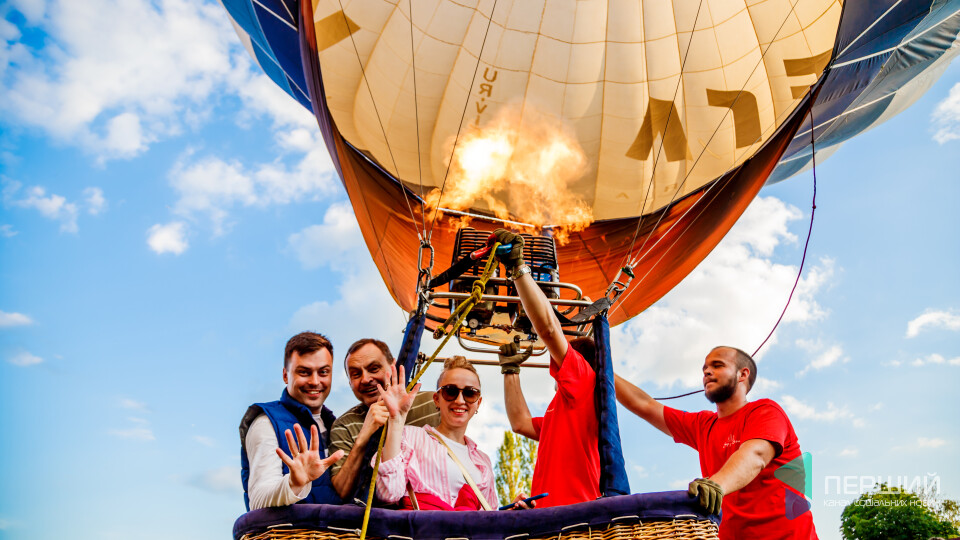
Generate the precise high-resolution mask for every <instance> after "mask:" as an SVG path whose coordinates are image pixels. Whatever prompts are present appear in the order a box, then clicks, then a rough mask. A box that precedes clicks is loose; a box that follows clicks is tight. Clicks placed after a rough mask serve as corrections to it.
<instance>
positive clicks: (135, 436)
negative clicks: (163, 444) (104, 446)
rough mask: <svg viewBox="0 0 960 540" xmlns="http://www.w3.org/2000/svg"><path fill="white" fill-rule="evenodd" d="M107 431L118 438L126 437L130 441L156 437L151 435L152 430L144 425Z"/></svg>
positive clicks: (148, 439) (150, 439)
mask: <svg viewBox="0 0 960 540" xmlns="http://www.w3.org/2000/svg"><path fill="white" fill-rule="evenodd" d="M107 433H109V434H110V435H113V436H114V437H118V438H120V439H128V440H132V441H153V440H156V437H154V435H153V430H152V429H150V428H146V427H135V428H129V429H111V430H109V431H108V432H107Z"/></svg>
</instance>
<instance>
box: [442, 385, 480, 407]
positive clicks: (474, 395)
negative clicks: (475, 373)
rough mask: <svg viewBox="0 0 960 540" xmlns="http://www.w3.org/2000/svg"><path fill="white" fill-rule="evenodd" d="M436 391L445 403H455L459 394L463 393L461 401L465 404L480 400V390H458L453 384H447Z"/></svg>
mask: <svg viewBox="0 0 960 540" xmlns="http://www.w3.org/2000/svg"><path fill="white" fill-rule="evenodd" d="M437 391H438V392H440V395H441V396H443V399H445V400H447V401H456V400H457V396H459V395H460V393H461V392H462V393H463V400H464V401H466V402H467V403H476V402H477V400H478V399H480V389H479V388H474V387H472V386H468V387H466V388H460V387H459V386H457V385H455V384H448V385H445V386H441V387H440V388H437Z"/></svg>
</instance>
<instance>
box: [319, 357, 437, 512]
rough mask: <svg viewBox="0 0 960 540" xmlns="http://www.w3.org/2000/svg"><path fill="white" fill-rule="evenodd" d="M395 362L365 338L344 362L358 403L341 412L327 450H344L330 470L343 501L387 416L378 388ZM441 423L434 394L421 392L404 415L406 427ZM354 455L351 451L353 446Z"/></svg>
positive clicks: (352, 491)
mask: <svg viewBox="0 0 960 540" xmlns="http://www.w3.org/2000/svg"><path fill="white" fill-rule="evenodd" d="M393 363H394V360H393V354H391V353H390V348H389V347H387V344H386V343H384V342H382V341H379V340H376V339H370V338H365V339H361V340H359V341H357V342H356V343H354V344H353V345H351V346H350V349H349V350H348V351H347V356H346V358H345V359H344V368H345V369H346V371H347V380H348V381H349V382H350V388H351V389H352V390H353V395H355V396H357V399H358V400H360V403H359V404H358V405H356V406H355V407H353V408H352V409H350V410H348V411H347V412H345V413H343V414H342V415H341V416H340V417H339V418H337V420H336V421H335V422H334V423H333V427H332V428H331V429H330V450H331V452H334V451H338V450H340V451H343V453H344V456H343V457H342V458H341V459H340V460H339V461H337V462H336V463H335V464H334V465H333V468H332V472H333V478H332V481H333V487H334V489H336V490H337V493H338V494H339V495H340V496H341V497H343V498H344V499H348V498H350V497H351V496H352V494H353V493H354V490H355V489H356V487H357V486H356V483H357V477H358V475H359V473H360V471H361V470H362V469H363V467H365V466H367V467H369V464H368V463H364V462H363V461H364V460H363V456H364V448H366V446H367V443H368V442H369V441H370V438H371V437H372V436H373V435H374V433H376V432H377V429H378V428H380V426H382V425H383V424H384V423H385V422H386V421H387V418H388V417H389V414H388V413H387V408H386V407H385V406H384V405H383V403H382V402H381V401H380V393H379V391H378V390H377V385H378V384H379V385H380V386H383V387H384V388H386V386H387V377H388V373H389V371H390V367H391V365H392V364H393ZM439 423H440V412H439V411H438V410H437V406H436V405H435V404H434V403H433V392H420V393H419V394H417V397H416V398H414V400H413V405H412V407H411V408H410V412H409V413H407V422H406V424H407V425H409V426H426V425H429V426H433V427H436V426H437V425H438V424H439ZM355 446H356V447H357V451H356V452H351V450H353V448H354V447H355Z"/></svg>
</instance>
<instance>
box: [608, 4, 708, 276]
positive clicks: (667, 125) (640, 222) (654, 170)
mask: <svg viewBox="0 0 960 540" xmlns="http://www.w3.org/2000/svg"><path fill="white" fill-rule="evenodd" d="M701 8H703V0H700V3H699V4H698V5H697V14H696V15H694V17H693V29H692V30H691V31H690V39H689V40H687V50H686V51H684V53H683V60H682V61H681V62H680V74H679V75H678V76H677V85H676V87H674V89H673V99H671V100H670V103H676V101H677V94H679V93H680V85H681V84H682V83H683V68H684V66H686V65H687V57H688V56H690V47H691V46H692V45H693V36H694V35H695V34H696V33H697V21H699V20H700V9H701ZM673 111H674V107H670V110H669V111H668V112H667V121H666V122H664V124H663V136H661V137H660V145H659V146H658V147H657V155H656V156H654V157H653V168H652V169H651V171H650V183H648V184H647V191H646V193H644V194H643V202H642V203H640V217H639V218H637V228H636V229H635V230H634V231H633V239H631V240H630V248H629V249H628V250H627V253H626V254H625V255H624V256H623V262H622V263H621V265H622V266H630V267H631V269H632V268H633V267H634V266H636V263H633V262H630V258H631V256H632V255H633V246H634V245H635V244H636V243H637V235H639V234H640V227H641V226H642V225H643V209H644V208H646V207H647V200H648V199H649V198H650V192H651V191H652V190H653V181H654V179H655V178H656V175H657V164H658V163H659V162H660V154H661V153H662V152H663V145H664V143H666V141H667V129H669V128H670V120H671V119H673ZM674 197H676V194H674ZM670 202H671V203H672V202H673V201H672V200H671V201H670ZM640 249H641V250H642V249H643V248H642V247H641V248H640ZM632 277H633V276H631V278H632ZM611 286H613V285H612V284H611ZM607 292H608V293H609V289H608V290H607ZM621 292H622V291H621Z"/></svg>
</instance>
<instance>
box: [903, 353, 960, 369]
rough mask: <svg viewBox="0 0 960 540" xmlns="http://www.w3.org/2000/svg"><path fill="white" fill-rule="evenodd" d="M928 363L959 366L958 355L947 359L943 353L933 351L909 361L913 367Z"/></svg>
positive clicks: (959, 357)
mask: <svg viewBox="0 0 960 540" xmlns="http://www.w3.org/2000/svg"><path fill="white" fill-rule="evenodd" d="M930 364H949V365H951V366H960V356H958V357H956V358H951V359H949V360H947V359H946V358H944V357H943V355H940V354H937V353H933V354H930V355H927V356H925V357H923V358H917V359H916V360H914V361H912V362H910V365H911V366H914V367H920V366H925V365H930ZM897 365H899V364H897Z"/></svg>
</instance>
